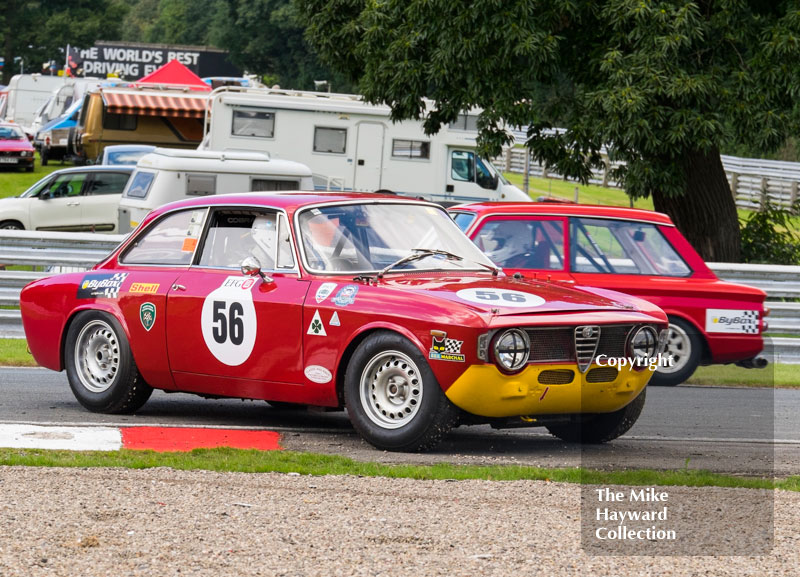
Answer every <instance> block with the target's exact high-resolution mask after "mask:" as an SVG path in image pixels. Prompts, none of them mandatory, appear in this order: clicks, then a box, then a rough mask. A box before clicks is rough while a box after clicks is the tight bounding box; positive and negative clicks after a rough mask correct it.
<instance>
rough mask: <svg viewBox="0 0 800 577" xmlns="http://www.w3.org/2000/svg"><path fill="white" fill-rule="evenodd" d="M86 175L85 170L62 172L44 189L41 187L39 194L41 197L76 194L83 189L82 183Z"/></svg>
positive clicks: (63, 196) (61, 196) (64, 196)
mask: <svg viewBox="0 0 800 577" xmlns="http://www.w3.org/2000/svg"><path fill="white" fill-rule="evenodd" d="M87 176H88V175H87V174H86V173H85V172H73V173H69V174H62V175H61V176H59V177H57V178H56V179H55V180H54V181H53V182H51V183H50V185H49V186H48V187H47V188H46V189H43V190H42V192H41V194H40V196H41V197H42V198H66V197H68V196H78V195H79V194H80V193H81V190H83V183H84V182H85V181H86V178H87Z"/></svg>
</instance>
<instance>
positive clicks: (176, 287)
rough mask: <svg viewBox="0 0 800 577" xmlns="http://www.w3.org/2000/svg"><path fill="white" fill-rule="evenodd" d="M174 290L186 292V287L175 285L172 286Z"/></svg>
mask: <svg viewBox="0 0 800 577" xmlns="http://www.w3.org/2000/svg"><path fill="white" fill-rule="evenodd" d="M172 290H174V291H185V290H186V287H185V286H183V285H182V284H173V285H172Z"/></svg>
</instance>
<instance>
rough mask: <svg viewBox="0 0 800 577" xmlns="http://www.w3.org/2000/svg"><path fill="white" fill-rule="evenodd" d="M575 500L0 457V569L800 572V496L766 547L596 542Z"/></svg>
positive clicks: (494, 489) (472, 484)
mask: <svg viewBox="0 0 800 577" xmlns="http://www.w3.org/2000/svg"><path fill="white" fill-rule="evenodd" d="M671 489H673V490H674V489H675V488H671ZM682 490H683V491H696V492H698V493H700V494H702V495H703V496H706V495H709V494H710V493H709V491H725V490H723V489H714V488H696V489H687V488H684V489H682ZM728 491H730V490H728ZM734 491H735V490H734ZM738 491H741V490H738ZM580 510H581V487H580V486H579V485H570V484H562V483H548V482H544V481H514V482H493V481H415V480H410V479H385V478H361V477H354V476H328V477H309V476H300V475H294V474H277V473H266V474H246V473H214V472H206V471H190V472H187V471H175V470H172V469H163V468H162V469H150V470H129V469H101V468H97V469H69V468H26V467H0V576H2V577H12V576H20V577H37V576H45V575H48V576H55V575H64V576H81V577H91V576H95V575H110V576H114V577H123V576H127V575H157V576H159V577H162V576H174V575H181V576H185V575H209V576H227V575H236V576H240V575H286V576H306V575H319V576H325V577H331V576H339V575H342V576H345V575H386V576H392V577H397V576H403V575H413V576H415V577H416V576H425V577H427V576H435V575H443V576H444V575H446V576H475V575H480V576H481V577H487V576H493V575H497V576H503V577H508V576H511V575H547V576H561V575H576V576H577V575H580V576H583V575H587V576H589V575H614V576H620V575H631V576H644V575H652V576H665V575H703V576H706V575H714V576H728V575H730V576H737V577H738V576H746V575H753V576H756V575H757V576H764V575H770V576H777V575H786V576H797V575H798V574H800V493H792V492H784V491H777V492H776V493H775V508H774V510H775V540H774V548H773V549H772V553H771V554H769V555H763V556H747V554H746V552H747V547H748V544H747V542H746V531H742V541H743V542H742V543H741V551H742V552H743V555H742V556H731V557H723V556H698V557H689V556H649V557H648V556H592V555H588V554H587V553H585V552H584V551H583V550H582V549H581V540H580V534H581V522H580Z"/></svg>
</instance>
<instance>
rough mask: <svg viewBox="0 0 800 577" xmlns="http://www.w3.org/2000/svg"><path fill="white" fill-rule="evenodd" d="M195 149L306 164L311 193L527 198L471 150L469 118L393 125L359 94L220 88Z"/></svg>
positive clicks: (384, 110) (447, 199)
mask: <svg viewBox="0 0 800 577" xmlns="http://www.w3.org/2000/svg"><path fill="white" fill-rule="evenodd" d="M209 101H210V106H209V111H210V119H207V122H206V127H205V131H206V132H205V135H204V139H203V144H202V145H201V148H202V149H206V150H258V151H264V152H268V153H269V154H270V155H271V156H272V157H273V158H286V159H290V160H295V161H298V162H302V163H303V164H307V165H308V166H310V167H311V169H312V171H313V172H314V185H315V188H316V189H317V190H355V191H368V192H374V191H389V192H393V193H396V194H402V195H409V196H421V197H424V198H426V199H430V200H433V201H436V202H443V203H458V202H469V201H479V200H492V201H506V202H510V201H517V202H518V201H527V200H530V197H529V196H528V195H526V194H525V193H524V192H522V191H521V190H520V189H518V188H517V187H515V186H513V185H511V184H509V183H508V182H507V181H506V180H505V178H503V176H502V174H500V172H499V171H498V170H497V169H495V168H494V167H493V166H492V164H491V163H490V162H489V161H488V160H487V159H485V158H481V157H480V156H478V155H477V153H476V152H475V137H476V135H477V132H476V130H475V126H474V125H475V121H476V117H475V116H474V115H472V114H469V115H462V116H461V117H459V121H458V122H457V123H454V124H451V125H449V126H443V127H442V129H441V130H440V131H439V133H437V134H434V135H430V136H427V135H425V133H424V131H423V128H422V122H421V121H417V120H407V121H403V122H397V123H393V122H392V121H391V119H390V117H389V113H390V110H389V107H388V106H376V105H372V104H368V103H366V102H363V101H362V99H361V97H360V96H355V95H348V94H329V93H321V92H295V91H282V90H279V89H266V88H241V87H222V88H218V89H216V90H214V91H213V92H212V93H211V95H210V96H209Z"/></svg>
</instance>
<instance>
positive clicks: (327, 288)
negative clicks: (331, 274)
mask: <svg viewBox="0 0 800 577" xmlns="http://www.w3.org/2000/svg"><path fill="white" fill-rule="evenodd" d="M335 288H336V283H335V282H324V283H322V284H321V285H319V288H318V289H317V294H316V295H314V300H316V301H317V304H319V303H321V302H322V301H324V300H325V299H326V298H328V297H329V296H331V293H332V292H333V290H334V289H335Z"/></svg>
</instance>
